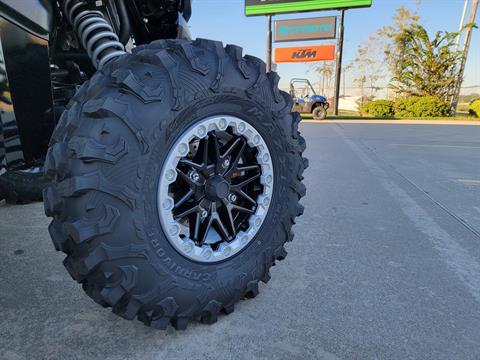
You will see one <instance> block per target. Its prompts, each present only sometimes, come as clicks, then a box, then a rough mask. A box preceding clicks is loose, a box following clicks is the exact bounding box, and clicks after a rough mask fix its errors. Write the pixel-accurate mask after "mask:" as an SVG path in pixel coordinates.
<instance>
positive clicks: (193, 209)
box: [174, 205, 201, 219]
mask: <svg viewBox="0 0 480 360" xmlns="http://www.w3.org/2000/svg"><path fill="white" fill-rule="evenodd" d="M200 210H201V209H200V206H199V205H194V206H191V207H189V208H188V209H186V210H184V211H182V212H181V213H180V214H177V215H175V216H174V217H175V218H177V219H181V218H184V217H185V216H188V215H190V214H193V213H194V212H198V211H200Z"/></svg>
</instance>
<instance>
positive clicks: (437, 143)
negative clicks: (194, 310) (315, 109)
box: [0, 123, 480, 360]
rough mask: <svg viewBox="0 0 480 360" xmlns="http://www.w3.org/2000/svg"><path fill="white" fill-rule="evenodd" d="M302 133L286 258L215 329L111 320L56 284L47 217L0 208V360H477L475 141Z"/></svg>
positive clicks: (333, 130) (457, 132)
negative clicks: (295, 211)
mask: <svg viewBox="0 0 480 360" xmlns="http://www.w3.org/2000/svg"><path fill="white" fill-rule="evenodd" d="M301 130H302V132H303V134H304V136H305V137H306V139H307V142H308V149H307V154H306V156H307V157H308V158H309V159H310V168H309V169H308V170H307V172H306V175H305V176H306V179H305V182H306V185H307V190H308V193H307V197H306V198H305V199H304V200H303V204H304V205H305V215H304V216H303V217H301V218H300V219H299V220H298V221H297V225H296V227H295V233H296V237H295V239H294V242H293V243H290V244H288V245H287V250H288V252H289V256H288V257H287V258H286V260H285V261H283V262H282V263H281V264H280V265H279V266H277V267H275V268H273V269H272V281H270V282H269V283H268V285H262V287H261V289H260V295H259V296H258V297H257V298H255V299H253V300H248V301H242V302H241V303H240V304H238V306H236V309H235V312H234V313H232V314H231V315H229V316H222V317H221V318H220V319H219V322H218V323H217V324H214V325H212V326H207V325H202V324H192V325H190V326H189V327H188V329H187V330H186V331H184V332H176V331H175V330H173V328H169V329H168V330H167V331H165V332H161V331H155V330H153V329H150V328H147V327H145V326H143V324H141V323H140V322H138V321H135V322H128V321H125V320H122V319H120V318H118V317H117V316H115V315H113V314H111V312H110V311H109V310H108V309H103V308H101V307H100V306H98V305H96V304H95V303H93V301H91V300H90V299H89V298H88V297H87V296H86V295H84V293H83V291H82V290H81V288H80V286H79V285H78V284H76V283H75V282H74V281H72V280H71V278H70V277H69V275H68V274H67V272H66V271H65V269H64V267H63V265H62V259H63V255H62V254H60V253H56V252H55V250H54V248H53V245H52V244H51V241H50V238H49V236H48V232H47V225H48V222H49V220H48V219H47V218H46V217H45V216H44V214H43V206H42V204H31V205H25V206H10V205H6V204H4V203H2V202H0V244H1V246H0V256H1V260H0V278H1V279H2V281H1V282H0V359H192V360H193V359H401V360H405V359H435V360H440V359H449V360H450V359H462V360H467V359H472V360H473V359H479V358H480V347H479V344H480V325H479V324H480V126H453V125H452V126H451V125H411V124H410V125H409V124H401V125H393V124H355V123H353V124H345V123H323V124H302V125H301Z"/></svg>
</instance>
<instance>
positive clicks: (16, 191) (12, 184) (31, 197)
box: [0, 170, 48, 204]
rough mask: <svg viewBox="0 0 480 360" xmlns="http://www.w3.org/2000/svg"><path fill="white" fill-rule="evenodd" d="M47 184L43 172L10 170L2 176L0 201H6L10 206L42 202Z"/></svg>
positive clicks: (0, 178) (0, 177) (0, 176)
mask: <svg viewBox="0 0 480 360" xmlns="http://www.w3.org/2000/svg"><path fill="white" fill-rule="evenodd" d="M47 184H48V181H47V179H46V178H45V176H44V175H43V173H42V172H38V173H30V172H26V171H20V170H9V171H7V172H6V173H4V174H2V175H0V200H3V199H5V201H6V202H7V203H8V204H27V203H30V202H34V201H42V193H43V189H44V188H45V187H46V186H47Z"/></svg>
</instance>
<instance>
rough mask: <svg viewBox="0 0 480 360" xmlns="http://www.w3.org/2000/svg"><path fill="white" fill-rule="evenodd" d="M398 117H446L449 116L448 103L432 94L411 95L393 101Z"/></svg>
mask: <svg viewBox="0 0 480 360" xmlns="http://www.w3.org/2000/svg"><path fill="white" fill-rule="evenodd" d="M395 116H398V117H446V116H450V105H449V104H448V103H447V102H446V101H443V100H440V99H438V98H436V97H434V96H421V97H420V96H411V97H408V98H406V99H399V100H397V101H396V103H395Z"/></svg>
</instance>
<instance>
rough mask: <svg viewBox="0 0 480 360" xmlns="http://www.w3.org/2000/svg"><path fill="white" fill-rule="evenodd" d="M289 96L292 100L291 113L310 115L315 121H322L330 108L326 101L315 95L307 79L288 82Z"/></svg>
mask: <svg viewBox="0 0 480 360" xmlns="http://www.w3.org/2000/svg"><path fill="white" fill-rule="evenodd" d="M290 96H291V97H292V98H293V111H298V112H299V113H306V114H312V116H313V118H314V119H315V120H324V119H325V118H326V117H327V110H328V108H329V107H330V104H329V103H328V101H327V99H326V98H325V97H323V96H321V95H317V93H316V92H315V90H314V89H313V86H312V84H311V83H310V81H309V80H308V79H297V78H295V79H292V80H290Z"/></svg>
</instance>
